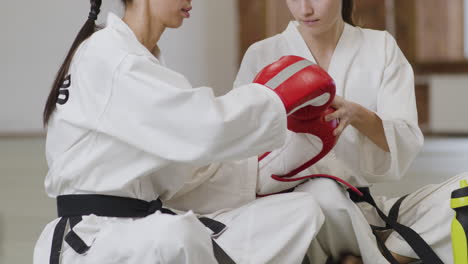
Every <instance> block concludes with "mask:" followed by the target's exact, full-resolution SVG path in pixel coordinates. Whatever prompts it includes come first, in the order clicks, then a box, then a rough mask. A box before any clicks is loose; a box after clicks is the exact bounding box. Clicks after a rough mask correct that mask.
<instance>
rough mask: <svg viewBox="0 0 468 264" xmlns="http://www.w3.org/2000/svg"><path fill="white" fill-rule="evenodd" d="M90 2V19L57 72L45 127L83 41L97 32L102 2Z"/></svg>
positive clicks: (47, 104) (99, 0)
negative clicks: (97, 21)
mask: <svg viewBox="0 0 468 264" xmlns="http://www.w3.org/2000/svg"><path fill="white" fill-rule="evenodd" d="M90 2H91V11H90V12H89V16H88V19H87V20H86V23H85V24H84V25H83V27H82V28H81V30H80V32H79V33H78V35H77V36H76V38H75V40H74V41H73V44H72V45H71V47H70V50H69V51H68V54H67V56H66V57H65V60H64V61H63V63H62V66H60V69H59V70H58V72H57V75H56V77H55V80H54V83H53V84H52V89H51V91H50V94H49V97H48V98H47V102H46V105H45V107H44V112H43V124H44V126H47V123H48V122H49V119H50V116H51V115H52V113H53V112H54V111H55V109H56V107H57V106H56V104H57V101H58V100H59V93H60V87H61V85H62V83H63V82H64V81H65V79H66V75H67V73H68V70H69V69H70V64H71V62H72V59H73V56H74V55H75V52H76V50H77V49H78V47H79V46H80V45H81V43H83V41H85V40H86V39H87V38H89V37H90V36H91V35H92V34H93V33H94V32H95V31H96V30H97V27H96V19H97V17H98V14H99V12H100V11H101V3H102V0H90Z"/></svg>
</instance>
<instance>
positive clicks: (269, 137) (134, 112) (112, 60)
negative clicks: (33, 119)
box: [34, 13, 324, 264]
mask: <svg viewBox="0 0 468 264" xmlns="http://www.w3.org/2000/svg"><path fill="white" fill-rule="evenodd" d="M69 73H70V81H67V83H65V85H63V87H64V88H62V89H61V95H60V96H59V98H60V99H61V101H66V102H65V103H63V102H62V104H57V109H56V111H55V113H54V114H53V115H52V117H51V119H50V121H49V125H48V133H47V144H46V154H47V155H46V156H47V161H48V165H49V173H48V175H47V177H46V181H45V188H46V191H47V194H48V195H49V196H51V197H57V196H59V195H68V194H104V195H113V196H122V197H130V198H137V199H141V200H145V201H152V200H155V199H157V198H158V197H159V198H160V199H161V200H163V202H166V201H169V200H171V199H173V200H174V202H173V203H174V205H178V208H175V207H174V208H175V209H185V210H184V211H188V210H189V209H192V208H191V205H190V204H188V205H187V204H184V203H180V204H177V202H176V198H177V196H180V195H183V194H186V193H189V192H191V191H192V190H194V189H196V188H198V187H199V186H200V185H201V183H203V182H207V181H209V180H210V179H211V180H215V181H218V182H222V183H223V182H224V183H226V186H225V188H224V189H229V188H232V191H231V197H230V198H231V200H229V199H227V198H226V199H225V200H226V201H224V200H222V195H221V194H220V193H222V190H221V191H218V192H216V191H213V195H212V193H211V192H207V193H204V196H203V197H201V198H203V199H201V200H199V201H197V203H196V204H201V203H203V202H206V205H202V206H199V207H200V208H201V209H200V208H197V209H200V210H199V211H204V212H210V213H212V214H211V215H210V217H213V218H214V219H216V220H219V221H221V222H223V223H224V224H226V225H227V230H226V231H225V232H224V233H223V234H221V236H220V237H219V238H217V242H218V244H219V245H220V246H221V247H222V248H223V249H224V250H225V251H226V252H227V253H228V254H229V255H230V256H231V257H232V258H233V259H234V260H235V261H236V262H237V263H300V262H301V261H302V259H303V257H304V255H305V254H306V252H307V248H308V247H309V244H310V242H311V241H312V239H313V238H314V236H315V234H316V232H317V230H319V228H320V226H321V224H322V222H323V219H324V217H323V214H322V213H321V210H320V208H319V206H318V205H317V204H316V203H315V201H314V199H313V198H312V197H311V196H310V195H308V194H289V195H284V196H281V197H280V196H278V197H270V198H267V199H261V200H254V196H253V194H252V193H249V197H247V196H246V195H245V194H242V193H240V194H241V197H236V194H239V193H236V191H237V190H239V188H238V186H235V185H231V181H232V179H236V178H241V177H247V176H245V175H250V176H249V177H252V178H253V180H255V177H256V169H255V166H256V161H254V163H253V165H248V164H249V162H251V161H252V160H254V159H250V160H248V159H247V160H244V161H239V162H235V161H234V160H242V159H244V158H248V157H251V156H255V155H258V154H260V153H263V152H265V151H269V150H273V149H275V148H278V147H280V146H281V145H282V144H283V142H284V139H285V135H286V131H287V129H286V114H285V110H284V106H283V104H282V102H281V100H280V99H279V97H278V96H277V95H276V94H275V93H274V92H272V91H271V90H269V89H266V88H265V87H263V86H261V85H257V84H249V85H246V86H244V87H241V88H239V89H236V90H235V91H232V92H230V93H228V94H226V95H225V96H222V97H215V96H214V95H213V91H212V89H210V88H206V87H201V88H193V87H191V85H190V84H189V82H188V81H187V80H186V79H185V78H184V77H183V76H182V75H180V74H178V73H176V72H174V71H172V70H170V69H168V68H166V67H165V66H164V65H163V64H162V62H161V61H160V60H159V59H158V58H156V57H155V56H153V54H151V52H149V51H148V50H147V49H146V48H145V47H144V46H143V45H142V44H141V43H140V42H139V41H138V40H137V38H136V37H135V35H134V34H133V32H132V31H131V29H130V28H129V27H128V26H127V25H126V24H125V23H124V22H123V21H122V20H121V19H120V18H119V17H117V16H116V15H114V14H112V13H111V14H110V15H109V17H108V21H107V26H106V27H105V28H104V29H102V30H100V31H98V32H96V33H94V34H93V35H92V36H91V37H90V38H89V39H87V40H86V41H85V42H84V43H83V44H82V45H81V46H80V47H79V49H78V50H77V52H76V54H75V56H74V59H73V62H72V64H71V68H70V71H69ZM65 90H67V91H68V95H67V96H65V94H66V93H65ZM226 160H227V161H226ZM213 162H214V163H213ZM223 164H225V166H223ZM252 166H254V167H253V168H254V169H253V170H252V168H251V167H252ZM220 168H222V169H220ZM249 171H253V172H254V174H252V173H250V174H249ZM219 172H222V173H219ZM249 185H250V183H249ZM246 192H247V190H246ZM242 195H244V196H242ZM217 199H218V201H219V203H218V204H217ZM248 201H251V202H250V203H248ZM184 206H185V207H186V208H182V207H184ZM203 206H205V207H203ZM229 207H239V208H237V209H235V210H223V211H219V212H214V208H217V209H227V208H229ZM302 208H310V210H302ZM178 212H179V213H180V215H177V216H172V215H165V214H161V213H159V212H156V213H155V214H152V215H150V216H148V217H144V218H134V219H130V218H114V217H98V216H95V215H89V216H83V220H82V221H81V222H80V223H78V224H77V225H76V226H75V227H74V228H73V230H74V232H75V233H76V234H77V235H78V236H79V237H80V238H81V239H82V240H83V241H84V242H85V244H86V245H87V246H90V249H89V251H87V252H86V253H85V254H83V255H80V254H78V253H76V252H75V251H74V250H73V249H72V248H70V247H69V246H68V244H67V243H65V242H64V243H63V247H62V254H61V259H62V263H216V260H215V259H214V255H213V250H212V244H211V235H212V232H211V231H210V230H209V229H207V228H206V227H205V226H203V225H202V224H201V223H200V222H199V221H198V219H197V218H196V216H195V214H194V213H192V211H189V212H182V211H178ZM58 221H59V219H56V220H54V221H52V222H51V223H49V224H48V225H47V226H46V228H45V230H44V231H43V232H42V234H41V236H40V238H39V241H38V242H37V244H36V248H35V252H34V263H36V264H41V263H49V256H50V249H51V243H52V235H53V233H54V228H55V226H56V224H57V222H58ZM285 222H290V223H291V225H287V226H284V223H285ZM68 230H69V228H67V230H66V232H67V231H68Z"/></svg>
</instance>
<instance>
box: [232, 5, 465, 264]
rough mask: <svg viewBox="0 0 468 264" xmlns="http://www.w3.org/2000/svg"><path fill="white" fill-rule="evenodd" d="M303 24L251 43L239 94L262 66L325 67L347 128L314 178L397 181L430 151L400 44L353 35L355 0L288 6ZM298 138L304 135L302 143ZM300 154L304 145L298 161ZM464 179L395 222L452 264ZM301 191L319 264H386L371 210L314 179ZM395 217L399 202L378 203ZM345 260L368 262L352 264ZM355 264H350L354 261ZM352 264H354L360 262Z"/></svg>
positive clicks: (406, 205)
mask: <svg viewBox="0 0 468 264" xmlns="http://www.w3.org/2000/svg"><path fill="white" fill-rule="evenodd" d="M286 2H287V5H288V7H289V9H290V11H291V13H292V14H293V16H294V18H295V19H296V21H293V22H290V24H289V25H288V27H287V29H286V30H285V31H284V32H283V33H281V34H278V35H276V36H273V37H271V38H268V39H266V40H263V41H260V42H257V43H255V44H253V45H252V46H251V47H250V48H249V49H248V51H247V52H246V54H245V57H244V59H243V61H242V65H241V68H240V71H239V73H238V76H237V79H236V83H235V86H236V87H237V86H240V85H243V84H246V83H249V82H251V81H252V79H253V78H254V77H255V75H256V73H257V72H258V71H259V70H260V69H262V67H264V66H265V65H268V64H270V63H272V62H273V61H275V60H276V59H277V58H279V57H281V56H284V55H297V56H301V57H304V58H306V59H309V60H311V61H314V62H316V63H317V64H319V65H320V66H321V67H322V68H323V69H325V70H326V71H328V73H329V74H330V76H332V78H333V79H334V80H335V82H336V87H337V90H336V93H337V96H336V98H335V100H334V102H333V104H332V105H333V106H334V107H335V108H336V109H337V111H336V112H335V113H333V114H330V115H329V116H328V117H327V119H328V120H333V119H335V118H338V119H339V120H340V125H339V127H338V128H337V129H336V130H335V134H336V135H337V136H339V141H338V143H337V145H336V147H335V148H334V149H333V150H332V151H331V152H330V153H329V154H328V155H327V156H325V157H324V158H323V159H322V160H321V161H319V162H318V163H316V164H315V165H314V166H312V167H310V168H309V170H308V172H309V174H315V173H325V174H330V175H334V176H338V177H340V178H342V179H344V180H346V181H348V182H350V183H352V184H354V185H356V186H359V187H367V186H370V185H371V184H372V183H377V182H385V181H391V180H399V179H401V177H402V176H403V175H404V174H405V172H406V171H407V169H408V167H409V166H410V164H411V162H413V160H414V158H415V157H416V156H417V154H418V152H419V151H420V149H421V147H422V145H423V135H422V133H421V131H420V129H419V127H418V120H417V111H416V103H415V94H414V77H413V71H412V68H411V65H410V64H409V63H408V61H407V60H406V58H405V57H404V55H403V53H402V52H401V51H400V49H399V48H398V46H397V44H396V42H395V40H394V39H393V37H392V36H391V35H390V34H389V33H387V32H384V31H376V30H369V29H363V28H359V27H356V26H353V23H352V19H351V18H352V7H353V1H352V0H286ZM294 136H296V137H301V136H304V135H299V134H296V135H294ZM301 147H302V146H297V150H298V151H299V152H300V149H301ZM461 178H466V174H465V175H460V176H457V177H453V178H452V179H450V180H449V181H447V182H445V183H442V184H440V185H434V186H426V187H424V188H422V189H420V190H418V191H416V192H414V193H412V194H410V195H409V196H408V197H407V198H406V199H405V200H403V203H402V204H401V208H400V214H399V218H398V221H399V222H400V223H402V224H404V225H407V226H409V227H411V228H412V229H414V230H415V231H416V232H417V233H419V234H420V235H421V236H422V238H424V239H425V241H427V243H428V244H429V245H430V246H431V247H432V248H433V249H434V251H435V252H436V253H437V255H438V256H439V257H440V258H441V259H442V260H443V261H444V262H445V263H453V260H452V252H451V243H450V222H451V219H452V217H453V212H452V210H451V209H450V206H449V200H450V193H451V191H452V190H454V189H457V188H458V182H459V180H460V179H461ZM295 191H298V192H308V193H311V194H312V195H314V197H315V198H316V200H317V201H318V202H319V204H320V206H321V208H322V210H323V212H324V214H325V224H324V225H323V227H322V229H321V231H320V232H319V234H318V235H317V241H315V243H314V246H313V247H312V248H311V254H310V256H312V263H324V262H325V259H326V257H327V256H333V258H334V259H339V258H340V255H342V254H343V253H351V254H354V255H356V256H362V260H363V261H364V263H372V264H375V263H388V262H387V260H386V259H385V258H384V257H383V256H382V254H381V253H380V251H379V249H378V248H377V245H376V240H375V238H374V236H373V234H372V232H371V229H370V228H369V223H371V224H373V225H377V226H385V224H384V223H383V221H382V220H380V217H379V216H378V215H377V213H376V212H375V210H374V209H373V208H372V207H371V206H368V205H367V204H359V206H358V205H356V204H355V203H353V202H352V201H351V200H350V198H349V195H348V193H347V192H346V191H345V190H344V188H341V186H340V185H339V184H337V183H336V182H333V181H331V180H329V179H314V180H311V181H308V182H306V183H304V184H302V185H300V186H298V187H297V188H296V189H295ZM376 200H377V201H376V202H377V205H378V206H379V207H380V208H381V209H383V211H384V212H385V213H388V211H389V210H390V208H391V207H392V206H393V204H394V203H395V201H396V199H386V198H385V197H377V199H376ZM386 246H387V247H388V248H389V250H390V251H391V252H392V255H393V256H394V257H395V258H396V259H397V260H398V261H399V262H401V263H408V262H409V261H411V260H412V259H416V258H417V256H416V255H415V253H414V252H413V250H412V249H411V248H410V247H409V246H408V244H407V243H406V242H405V241H404V240H402V239H401V237H400V236H399V235H397V234H395V232H393V233H392V234H391V235H390V236H389V238H388V239H387V240H386ZM345 261H356V263H359V262H360V261H361V260H359V259H357V258H355V257H353V256H348V257H347V258H346V259H345ZM350 263H351V262H350ZM353 263H354V262H353Z"/></svg>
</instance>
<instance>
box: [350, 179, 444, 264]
mask: <svg viewBox="0 0 468 264" xmlns="http://www.w3.org/2000/svg"><path fill="white" fill-rule="evenodd" d="M358 189H359V191H361V192H362V193H363V194H364V195H363V196H358V195H357V194H356V193H355V192H352V191H349V190H348V192H349V195H350V198H351V200H352V201H353V202H355V203H360V202H366V203H368V204H370V205H372V206H373V207H374V208H375V209H376V210H377V213H378V214H379V216H380V218H382V220H383V221H384V222H385V224H386V226H385V227H378V226H373V225H371V228H372V232H373V233H374V235H375V237H376V239H377V243H378V244H379V247H380V249H381V250H382V253H383V255H384V257H385V258H386V259H387V260H388V261H390V263H392V264H398V263H399V262H398V261H397V260H396V259H395V258H394V257H393V255H392V254H391V252H390V250H388V248H387V247H386V246H385V243H384V242H383V241H382V239H381V238H380V237H379V236H378V234H377V232H378V231H384V230H394V231H395V232H397V233H398V234H400V235H401V237H403V239H405V240H406V242H408V244H409V246H410V247H411V248H412V249H413V250H414V252H415V253H416V255H418V257H419V258H420V259H421V260H422V261H423V263H428V264H429V263H430V264H443V262H442V260H441V259H440V258H439V257H438V256H437V254H436V253H435V252H434V250H432V248H431V247H430V246H429V245H428V244H427V243H426V241H424V239H423V238H422V237H421V236H420V235H419V234H418V233H416V231H414V230H413V229H411V228H410V227H408V226H405V225H402V224H400V223H398V214H399V211H400V205H401V203H402V202H403V200H404V199H405V198H406V197H407V196H403V197H401V198H400V199H398V201H397V202H396V203H395V204H394V205H393V206H392V208H391V209H390V211H389V214H388V216H387V215H385V214H384V212H382V210H380V208H379V207H378V206H377V204H376V203H375V201H374V198H373V197H372V195H371V193H370V190H369V188H367V187H366V188H358Z"/></svg>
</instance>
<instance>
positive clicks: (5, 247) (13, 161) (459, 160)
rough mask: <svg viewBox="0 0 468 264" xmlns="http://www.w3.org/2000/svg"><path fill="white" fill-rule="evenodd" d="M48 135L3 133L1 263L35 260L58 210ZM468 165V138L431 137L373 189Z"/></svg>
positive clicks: (390, 191)
mask: <svg viewBox="0 0 468 264" xmlns="http://www.w3.org/2000/svg"><path fill="white" fill-rule="evenodd" d="M44 144H45V142H44V139H43V138H40V137H36V138H34V137H33V138H0V263H5V264H6V263H14V264H22V263H25V264H26V263H31V262H32V252H33V248H34V244H35V242H36V240H37V238H38V236H39V234H40V232H41V230H42V228H43V227H44V225H45V224H46V223H48V222H49V221H50V220H52V219H53V218H54V217H55V215H56V212H55V207H54V201H53V200H52V199H49V198H48V197H47V196H46V195H45V193H44V187H43V182H44V176H45V175H46V173H47V166H46V162H45V155H44ZM463 171H468V139H467V138H429V139H426V144H425V147H424V149H423V151H422V153H421V154H420V155H419V157H418V159H417V160H416V162H415V163H414V165H413V166H412V167H411V169H410V171H409V173H408V175H407V177H406V178H405V179H404V180H403V181H402V182H399V183H388V184H378V185H375V187H374V193H376V194H384V195H388V196H396V195H401V194H405V193H407V192H410V191H412V190H414V189H416V188H417V187H419V186H422V185H425V184H429V183H439V182H442V181H443V180H445V179H447V178H449V177H450V176H453V175H455V174H458V173H460V172H463Z"/></svg>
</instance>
